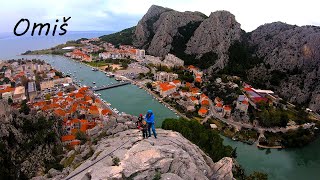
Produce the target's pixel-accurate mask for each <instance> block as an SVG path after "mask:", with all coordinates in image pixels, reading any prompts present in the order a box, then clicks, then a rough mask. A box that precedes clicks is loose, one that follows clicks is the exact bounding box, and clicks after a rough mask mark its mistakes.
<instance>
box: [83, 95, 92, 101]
mask: <svg viewBox="0 0 320 180" xmlns="http://www.w3.org/2000/svg"><path fill="white" fill-rule="evenodd" d="M84 100H85V101H92V98H91V97H90V96H84Z"/></svg>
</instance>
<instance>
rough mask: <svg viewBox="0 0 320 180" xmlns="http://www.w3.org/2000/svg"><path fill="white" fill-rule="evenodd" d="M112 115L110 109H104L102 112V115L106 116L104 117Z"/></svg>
mask: <svg viewBox="0 0 320 180" xmlns="http://www.w3.org/2000/svg"><path fill="white" fill-rule="evenodd" d="M111 113H112V112H111V111H110V110H109V109H104V110H102V111H101V114H102V115H104V116H105V115H107V114H111Z"/></svg>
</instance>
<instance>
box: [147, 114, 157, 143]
mask: <svg viewBox="0 0 320 180" xmlns="http://www.w3.org/2000/svg"><path fill="white" fill-rule="evenodd" d="M146 121H147V123H148V132H149V137H151V129H152V132H153V135H154V137H155V138H157V133H156V129H155V127H154V114H153V112H152V110H148V112H147V114H146Z"/></svg>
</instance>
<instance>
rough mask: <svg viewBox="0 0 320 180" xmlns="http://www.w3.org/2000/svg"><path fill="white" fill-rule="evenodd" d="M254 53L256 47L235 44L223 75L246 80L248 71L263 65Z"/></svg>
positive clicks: (244, 42) (246, 43) (230, 50)
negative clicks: (260, 64)
mask: <svg viewBox="0 0 320 180" xmlns="http://www.w3.org/2000/svg"><path fill="white" fill-rule="evenodd" d="M254 52H255V47H250V46H249V43H248V42H246V41H242V42H240V41H236V42H234V43H233V44H232V45H231V46H230V47H229V50H228V55H229V62H228V64H227V66H226V67H225V68H224V69H223V70H222V71H221V73H223V74H229V75H236V76H240V77H243V78H245V77H246V75H247V70H248V69H250V68H253V67H254V66H255V65H257V64H259V63H262V59H260V58H258V57H257V56H256V54H255V53H254Z"/></svg>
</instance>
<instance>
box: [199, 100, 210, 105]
mask: <svg viewBox="0 0 320 180" xmlns="http://www.w3.org/2000/svg"><path fill="white" fill-rule="evenodd" d="M201 104H202V105H209V101H208V100H203V101H202V102H201Z"/></svg>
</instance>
